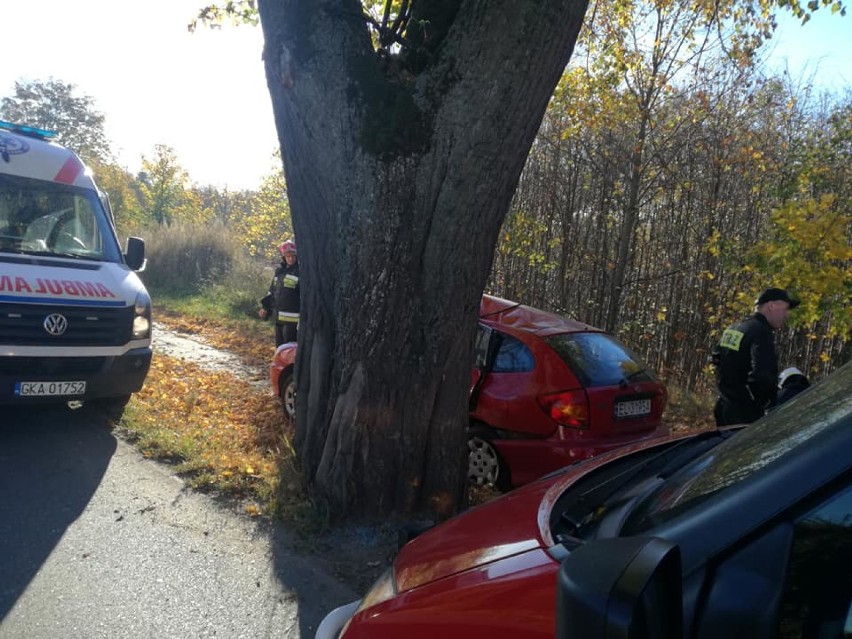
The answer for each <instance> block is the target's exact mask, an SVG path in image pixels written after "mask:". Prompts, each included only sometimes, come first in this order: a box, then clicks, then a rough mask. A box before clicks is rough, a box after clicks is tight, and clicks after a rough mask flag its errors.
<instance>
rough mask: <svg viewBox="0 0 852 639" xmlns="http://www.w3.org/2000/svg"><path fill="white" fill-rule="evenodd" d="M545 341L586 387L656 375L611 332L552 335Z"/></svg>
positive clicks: (644, 380)
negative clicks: (610, 333) (607, 333)
mask: <svg viewBox="0 0 852 639" xmlns="http://www.w3.org/2000/svg"><path fill="white" fill-rule="evenodd" d="M545 341H546V342H547V343H548V345H549V346H550V347H551V348H552V349H553V350H555V351H556V352H557V354H558V355H559V357H561V358H562V360H563V361H564V362H565V363H566V364H568V366H570V367H571V370H573V371H574V373H575V374H576V375H577V376H578V377H579V378H580V380H581V381H582V382H583V385H585V386H586V387H595V386H614V385H616V384H620V383H621V382H647V381H651V380H652V379H653V375H652V373H650V372H649V371H648V369H647V367H646V366H645V365H644V364H643V363H642V362H641V361H640V360H639V358H638V357H636V355H634V354H633V353H632V352H631V351H630V349H628V348H627V347H626V346H625V345H624V344H622V343H621V342H619V341H618V340H617V339H615V338H614V337H612V336H611V335H606V334H605V333H569V334H562V335H551V336H550V337H548V338H546V340H545Z"/></svg>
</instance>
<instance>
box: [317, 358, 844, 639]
mask: <svg viewBox="0 0 852 639" xmlns="http://www.w3.org/2000/svg"><path fill="white" fill-rule="evenodd" d="M649 548H650V550H652V551H654V552H650V553H649V552H645V551H646V550H648V549H649ZM660 548H662V549H663V552H659V549H660ZM557 575H559V581H558V582H557ZM558 583H559V586H557V584H558ZM557 601H559V603H558V604H557ZM557 618H558V624H557ZM557 633H558V634H557ZM850 633H852V364H847V365H846V366H844V367H843V368H841V369H839V370H838V371H836V372H835V373H834V374H833V375H832V376H830V377H828V378H827V379H825V380H823V381H822V382H820V383H819V384H817V385H815V386H814V387H812V388H810V389H809V390H807V391H805V392H804V393H802V394H801V395H799V396H797V397H796V398H795V399H793V400H792V401H790V402H789V403H787V404H785V405H783V406H782V407H780V408H779V409H777V410H775V411H773V412H772V413H770V414H769V415H768V416H766V417H764V418H763V419H761V420H759V421H758V422H755V423H754V424H751V425H749V426H746V427H744V428H742V429H739V430H738V429H729V430H716V431H709V432H704V433H700V434H696V435H690V436H681V437H665V438H660V439H657V440H654V441H646V442H642V443H636V444H631V445H629V446H627V447H625V448H622V449H620V450H618V451H612V452H609V453H605V454H603V455H600V456H598V457H595V458H593V459H590V460H586V461H582V462H579V463H576V464H573V465H572V466H569V467H567V468H565V469H563V470H562V471H560V472H559V473H554V474H553V475H551V476H549V477H546V478H542V479H540V480H538V481H536V482H534V483H531V484H529V485H527V486H524V487H523V488H520V489H518V490H515V491H513V492H511V493H509V494H507V495H504V496H503V497H501V498H499V499H496V500H494V501H491V502H489V503H486V504H484V505H482V506H479V507H476V508H473V509H471V510H469V511H467V512H466V513H463V514H461V515H459V516H458V517H455V518H454V519H451V520H449V521H447V522H445V523H443V524H441V525H439V526H437V527H435V528H433V529H431V530H428V531H427V532H425V533H423V534H422V535H420V536H419V537H416V538H415V539H413V540H412V541H410V542H409V543H408V544H406V545H405V546H404V547H403V548H402V550H401V551H400V552H399V554H398V556H397V558H396V560H395V561H394V563H393V565H392V566H391V568H390V569H389V570H388V571H387V573H386V574H385V575H384V576H383V577H381V578H380V579H379V580H378V581H377V583H376V584H375V585H374V586H373V588H372V589H371V590H370V591H369V592H367V593H366V595H365V596H364V598H363V599H361V600H360V601H356V602H353V603H352V604H349V605H348V606H343V607H341V608H339V609H337V610H335V611H332V612H331V613H329V615H327V616H326V618H325V620H323V622H322V624H321V625H320V627H319V628H318V631H317V639H333V638H337V637H340V639H367V638H369V639H391V638H392V639H398V638H399V637H405V638H406V639H433V638H434V637H441V638H455V637H458V638H460V639H476V638H482V639H517V638H519V637H523V638H524V639H552V638H553V637H554V636H558V637H559V639H594V638H598V637H644V638H648V639H652V638H654V637H666V638H667V639H669V638H674V637H678V638H679V637H684V638H687V639H691V638H708V639H709V638H716V637H749V638H751V637H781V638H782V639H785V638H787V637H791V638H792V637H802V638H806V639H807V638H814V639H818V638H822V637H831V638H835V639H842V637H848V636H850Z"/></svg>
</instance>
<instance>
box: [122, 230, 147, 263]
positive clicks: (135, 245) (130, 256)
mask: <svg viewBox="0 0 852 639" xmlns="http://www.w3.org/2000/svg"><path fill="white" fill-rule="evenodd" d="M124 261H125V263H126V264H127V266H129V267H130V268H131V269H133V270H134V271H144V270H145V240H143V239H142V238H141V237H128V238H127V248H126V249H125V253H124Z"/></svg>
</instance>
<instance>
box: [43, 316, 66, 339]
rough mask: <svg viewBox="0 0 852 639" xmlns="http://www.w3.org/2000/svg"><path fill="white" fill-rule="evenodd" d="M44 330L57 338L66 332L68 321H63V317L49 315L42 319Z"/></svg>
mask: <svg viewBox="0 0 852 639" xmlns="http://www.w3.org/2000/svg"><path fill="white" fill-rule="evenodd" d="M44 330H46V331H47V332H48V333H50V334H51V335H53V336H54V337H59V336H60V335H62V333H64V332H65V331H66V330H68V320H67V319H65V316H64V315H60V314H59V313H51V314H50V315H48V316H47V317H45V318H44Z"/></svg>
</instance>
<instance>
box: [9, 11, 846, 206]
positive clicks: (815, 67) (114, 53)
mask: <svg viewBox="0 0 852 639" xmlns="http://www.w3.org/2000/svg"><path fill="white" fill-rule="evenodd" d="M205 4H208V2H206V1H205V0H145V1H144V2H130V1H129V0H73V1H72V0H27V2H4V6H3V9H2V13H0V15H2V22H3V38H2V42H3V56H2V60H0V97H3V96H8V95H12V94H13V93H14V84H15V81H17V80H25V81H27V80H29V81H32V80H46V79H49V78H53V79H55V80H59V81H62V82H66V83H71V84H74V85H76V87H77V95H87V96H89V97H91V98H92V99H93V101H94V106H95V108H96V109H97V110H99V111H100V112H102V113H103V114H104V115H105V116H106V124H105V126H106V134H107V136H108V138H109V139H110V141H111V142H112V144H113V150H114V152H115V153H116V154H117V156H118V159H119V163H120V164H121V165H122V166H124V167H125V168H127V169H128V170H130V171H131V172H134V173H135V172H136V171H138V170H139V167H140V165H141V158H142V156H143V155H145V156H148V157H152V156H153V149H154V145H156V144H166V145H168V146H170V147H172V148H173V149H174V150H175V152H176V154H177V157H178V160H179V162H180V163H181V165H182V166H183V167H184V168H185V169H186V170H187V171H188V172H189V175H190V178H191V179H192V180H193V181H194V182H196V183H197V184H199V185H206V184H212V185H215V186H217V187H219V188H228V189H230V190H235V189H243V188H255V187H257V186H258V185H259V184H260V182H261V180H262V178H263V177H264V176H266V175H268V174H269V173H270V172H271V171H272V170H273V169H274V168H275V166H276V165H275V163H274V160H273V158H272V154H273V152H274V151H275V149H276V148H277V146H278V142H277V136H276V132H275V125H274V122H273V118H272V106H271V103H270V98H269V93H268V91H267V88H266V79H265V76H264V72H263V62H262V61H261V51H262V47H263V38H262V35H261V31H260V27H250V26H241V27H233V26H225V27H223V28H222V29H220V30H211V29H207V28H204V27H201V28H199V29H198V30H196V31H195V32H194V33H189V32H188V31H187V28H186V26H187V24H188V23H189V22H190V21H191V20H192V18H193V17H194V16H195V14H196V13H197V11H198V9H199V8H200V7H201V6H204V5H205ZM779 22H780V24H781V27H780V32H779V33H778V34H777V37H776V38H774V40H775V45H774V46H773V47H772V48H771V49H770V51H769V54H768V59H767V64H768V65H769V66H770V67H771V68H773V69H775V70H777V71H779V72H780V71H783V70H784V69H785V68H786V69H788V70H789V72H790V73H791V75H792V76H793V77H794V78H800V77H811V76H812V77H814V79H815V81H816V82H817V83H818V84H819V85H820V86H821V87H824V88H826V89H829V90H832V91H844V90H846V89H849V88H852V7H850V15H848V16H845V17H839V16H831V15H829V14H828V12H827V11H826V10H820V11H818V12H817V13H816V17H815V18H814V19H813V20H811V22H810V23H809V24H807V25H805V26H804V27H800V26H799V25H798V23H797V22H795V21H794V20H792V19H782V20H780V21H779Z"/></svg>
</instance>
